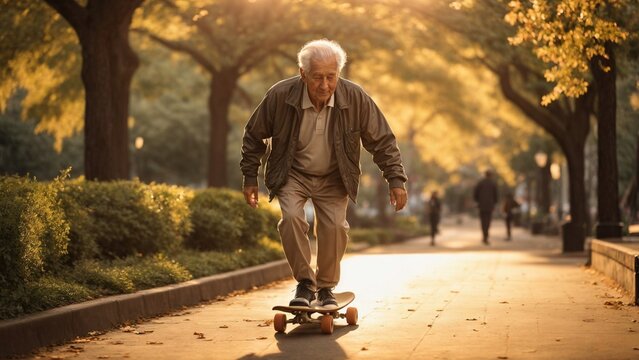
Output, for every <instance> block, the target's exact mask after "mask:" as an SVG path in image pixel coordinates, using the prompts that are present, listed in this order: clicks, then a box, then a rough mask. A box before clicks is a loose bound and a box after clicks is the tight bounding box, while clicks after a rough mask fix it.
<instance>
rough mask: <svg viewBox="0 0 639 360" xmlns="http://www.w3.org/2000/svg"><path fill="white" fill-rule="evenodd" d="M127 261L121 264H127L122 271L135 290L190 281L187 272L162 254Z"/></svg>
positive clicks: (189, 274)
mask: <svg viewBox="0 0 639 360" xmlns="http://www.w3.org/2000/svg"><path fill="white" fill-rule="evenodd" d="M127 260H128V261H125V262H124V263H123V264H127V262H128V263H129V264H128V266H124V268H123V270H124V271H126V273H127V274H128V276H129V278H130V279H131V281H132V282H133V285H134V286H135V288H136V290H141V289H148V288H152V287H156V286H164V285H169V284H175V283H178V282H182V281H187V280H191V279H192V276H191V273H189V271H188V270H186V269H185V268H184V267H183V266H182V265H180V264H178V263H177V262H176V261H174V260H170V259H168V258H167V257H166V256H165V255H163V254H157V255H155V256H153V257H148V258H143V259H142V260H140V259H135V258H129V259H127ZM113 265H116V266H118V265H119V264H118V262H115V263H114V264H113Z"/></svg>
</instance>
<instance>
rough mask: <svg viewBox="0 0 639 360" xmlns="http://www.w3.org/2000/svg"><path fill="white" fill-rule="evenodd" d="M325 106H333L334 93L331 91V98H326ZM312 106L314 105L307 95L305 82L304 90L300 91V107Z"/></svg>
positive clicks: (307, 107) (308, 107)
mask: <svg viewBox="0 0 639 360" xmlns="http://www.w3.org/2000/svg"><path fill="white" fill-rule="evenodd" d="M326 106H328V107H333V106H335V93H333V95H331V98H330V99H328V104H326ZM313 107H314V106H313V103H312V102H311V98H310V97H309V96H308V89H307V87H306V84H305V85H304V91H303V92H302V109H304V110H306V109H310V108H313Z"/></svg>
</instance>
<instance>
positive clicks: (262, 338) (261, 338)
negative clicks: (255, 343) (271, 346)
mask: <svg viewBox="0 0 639 360" xmlns="http://www.w3.org/2000/svg"><path fill="white" fill-rule="evenodd" d="M266 339H268V338H267V337H266V336H260V337H258V338H257V340H266Z"/></svg>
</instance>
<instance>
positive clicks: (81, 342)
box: [71, 338, 92, 344]
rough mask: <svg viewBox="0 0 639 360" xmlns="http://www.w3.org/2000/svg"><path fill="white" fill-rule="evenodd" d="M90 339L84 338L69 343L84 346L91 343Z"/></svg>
mask: <svg viewBox="0 0 639 360" xmlns="http://www.w3.org/2000/svg"><path fill="white" fill-rule="evenodd" d="M91 340H92V339H88V338H84V339H75V340H73V341H71V342H72V343H74V344H86V343H88V342H91Z"/></svg>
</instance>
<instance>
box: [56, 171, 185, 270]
mask: <svg viewBox="0 0 639 360" xmlns="http://www.w3.org/2000/svg"><path fill="white" fill-rule="evenodd" d="M191 197H192V191H191V190H187V189H185V188H179V187H177V186H169V185H157V184H150V185H147V184H143V183H140V182H139V181H115V182H93V181H81V180H76V181H70V182H67V183H66V184H65V186H64V190H63V191H62V192H61V198H62V203H63V205H64V206H63V207H64V209H65V212H66V217H67V219H68V220H69V223H70V224H71V235H70V244H69V254H70V255H69V256H70V258H71V261H72V262H74V261H78V260H80V259H87V258H95V257H99V258H121V257H126V256H131V255H137V254H142V255H147V254H156V253H159V252H171V251H175V250H177V249H179V248H180V245H181V244H182V242H183V240H184V238H185V237H186V236H187V235H188V233H189V232H190V231H191V219H190V217H189V215H190V213H189V205H188V202H189V200H190V199H191Z"/></svg>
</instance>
